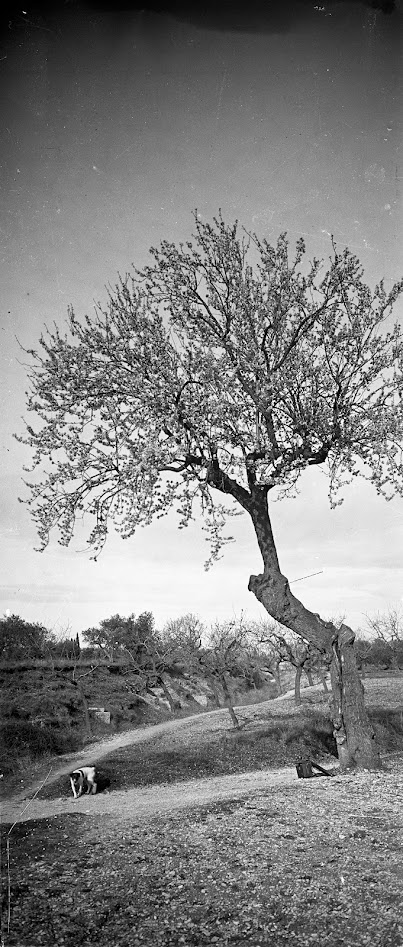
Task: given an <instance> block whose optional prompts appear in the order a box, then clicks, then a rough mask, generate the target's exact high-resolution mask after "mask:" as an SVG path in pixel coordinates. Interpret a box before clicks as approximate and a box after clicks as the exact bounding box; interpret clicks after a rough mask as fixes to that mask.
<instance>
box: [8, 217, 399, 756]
mask: <svg viewBox="0 0 403 947" xmlns="http://www.w3.org/2000/svg"><path fill="white" fill-rule="evenodd" d="M402 289H403V281H402V282H400V283H399V284H397V285H395V286H394V287H393V289H392V290H391V291H390V292H388V293H387V292H386V290H385V288H384V285H383V283H382V282H380V283H379V284H378V285H377V286H376V287H375V289H374V290H371V289H370V288H369V287H368V286H367V285H366V284H365V283H364V282H363V271H362V269H361V266H360V263H359V261H358V260H357V258H356V257H355V256H353V255H352V254H351V253H350V252H349V250H344V251H343V252H342V253H340V252H338V250H337V248H336V246H335V245H333V248H332V253H331V257H330V260H329V263H328V265H327V267H326V266H324V265H323V263H321V262H320V261H319V260H316V259H314V260H313V262H311V263H310V264H307V263H306V262H305V246H304V242H303V241H302V240H299V241H298V242H297V245H296V250H295V251H294V257H293V258H292V259H290V254H289V245H288V241H287V238H286V235H285V234H282V235H281V236H280V237H279V239H278V240H277V243H276V245H275V246H271V245H270V244H269V243H268V242H267V241H266V240H260V239H258V237H257V236H256V235H255V234H252V235H249V236H246V234H245V235H242V233H240V232H239V227H238V225H237V223H235V224H233V225H230V226H228V225H227V224H226V223H225V222H224V221H223V219H222V217H221V215H219V217H218V219H214V220H213V222H212V224H209V223H205V222H202V221H201V220H200V219H199V217H198V216H197V214H196V215H195V233H194V236H193V238H192V240H191V241H190V242H187V243H186V244H179V246H176V245H174V244H171V243H168V242H166V241H163V242H162V243H161V245H160V247H159V248H158V249H156V248H153V249H152V250H151V262H150V265H149V266H146V267H145V268H144V269H143V270H142V271H134V273H133V274H132V275H130V276H127V277H126V278H124V279H120V281H119V283H118V285H117V286H116V288H115V290H114V291H112V292H110V294H109V299H108V303H107V305H106V306H105V308H104V309H102V308H100V307H99V308H98V309H97V310H96V312H95V314H94V316H93V317H92V318H89V317H86V318H84V319H82V320H80V319H78V318H77V317H76V316H75V314H74V313H73V311H70V312H69V317H68V326H67V328H65V329H64V330H63V333H62V332H61V331H59V329H58V328H55V329H52V330H50V331H49V330H47V331H46V332H45V334H44V335H43V336H42V338H41V339H40V346H39V349H38V351H37V352H35V351H33V352H31V355H32V357H33V367H32V370H31V372H30V376H31V391H30V393H29V395H28V409H29V411H31V412H32V413H33V415H34V417H35V421H34V426H28V427H27V435H26V437H25V438H24V441H25V443H28V444H30V445H31V447H32V448H33V451H34V455H33V467H34V469H35V470H36V471H37V473H39V474H40V479H38V478H37V479H36V480H35V482H34V483H33V484H30V491H31V492H30V499H29V504H30V506H31V509H32V514H33V517H34V520H35V522H36V524H37V528H38V532H39V536H40V539H41V544H42V548H43V547H44V546H45V545H46V544H47V542H48V538H49V533H50V531H51V530H52V529H53V528H55V527H56V528H58V530H59V531H60V541H61V542H62V544H64V545H67V544H68V543H69V542H70V539H71V537H72V534H73V530H74V527H75V524H76V521H77V519H78V518H80V519H81V518H82V517H83V516H84V518H85V519H88V518H90V519H92V528H91V530H90V532H89V544H90V546H91V547H92V548H93V550H94V555H95V556H96V555H97V554H98V553H99V551H100V550H101V548H102V546H103V544H104V542H105V539H106V536H107V533H108V529H109V526H110V524H111V523H113V524H114V526H115V528H116V529H117V530H118V531H120V532H121V534H122V535H123V536H124V537H129V536H131V535H132V534H133V533H134V531H135V529H136V528H137V527H138V526H139V525H147V524H148V523H150V522H151V521H152V520H153V518H155V517H160V516H163V515H164V514H165V513H167V512H168V510H170V509H171V508H172V507H174V508H176V510H177V511H178V514H179V524H180V525H185V524H186V523H188V522H189V520H190V518H191V517H192V516H193V515H194V514H196V513H197V514H200V512H201V513H202V515H203V517H204V525H205V529H207V530H208V532H209V534H210V539H211V558H212V559H214V558H216V557H217V555H218V554H219V552H220V550H221V548H222V545H223V543H224V542H226V541H227V540H228V537H226V536H225V535H224V533H223V529H225V523H226V521H227V518H228V516H229V515H231V514H232V513H236V512H242V511H243V512H245V513H246V514H248V516H249V517H250V519H251V521H252V525H253V528H254V531H255V534H256V539H257V542H258V545H259V548H260V552H261V555H262V560H263V571H262V573H261V574H260V575H252V576H251V577H250V579H249V589H250V590H251V592H253V594H254V595H255V596H256V597H257V599H258V600H259V601H260V602H261V603H262V605H263V606H264V608H265V609H266V610H267V612H268V613H269V615H271V616H272V618H274V619H275V620H276V621H278V622H280V623H281V624H282V625H285V626H287V627H288V628H290V629H292V630H293V631H294V632H296V633H297V634H298V635H301V636H302V637H303V638H304V639H305V640H306V641H309V642H311V643H312V644H313V645H314V646H315V647H316V648H318V649H319V650H320V651H321V652H322V653H323V654H324V655H325V656H327V659H328V660H330V658H331V657H332V684H333V696H334V726H335V734H336V737H337V741H338V746H339V756H340V761H341V765H342V767H347V766H350V765H354V764H355V765H358V766H365V767H374V766H378V765H379V753H378V749H377V747H376V745H375V740H374V734H373V731H372V729H371V726H370V723H369V720H368V717H367V714H366V710H365V707H364V700H363V691H362V686H361V683H360V679H359V676H358V673H357V669H356V663H355V658H354V651H353V640H354V634H353V632H352V630H351V629H350V628H349V627H347V626H346V625H345V624H341V626H340V627H337V626H335V625H334V624H332V623H331V622H327V621H324V620H323V619H322V618H321V617H320V616H319V615H318V614H315V613H313V612H311V611H310V610H309V609H308V608H306V607H305V606H304V605H303V603H302V602H301V601H300V600H299V599H298V598H296V596H295V595H294V594H293V593H292V592H291V589H290V585H289V582H288V579H287V577H286V576H284V575H283V574H282V572H281V568H280V565H279V560H278V554H277V549H276V545H275V540H274V537H273V531H272V525H271V518H270V506H269V502H268V498H269V495H270V492H271V491H272V490H273V491H276V495H277V497H280V498H281V496H287V495H292V493H293V491H295V488H296V486H297V484H298V480H299V478H300V476H301V474H302V473H303V471H304V470H305V469H306V468H307V467H310V466H312V465H324V466H325V467H326V469H327V471H328V475H329V487H330V491H329V493H330V500H331V503H332V504H336V503H338V502H339V499H338V495H339V490H340V488H341V487H342V486H344V484H345V482H346V481H348V480H349V479H351V478H353V477H356V476H362V477H365V478H367V479H369V480H370V481H371V482H372V483H373V485H374V487H375V489H376V490H377V491H378V493H382V494H384V495H385V496H386V497H390V496H391V495H393V493H396V492H398V493H400V494H401V493H402V491H403V477H402V474H403V466H402V429H403V414H402V368H403V343H402V335H401V331H400V328H399V326H398V325H395V326H391V325H390V320H389V316H390V314H391V310H392V308H393V304H394V303H395V301H396V299H397V298H398V296H399V294H400V293H401V292H402ZM307 529H309V511H308V515H307ZM340 607H341V608H342V607H343V603H340Z"/></svg>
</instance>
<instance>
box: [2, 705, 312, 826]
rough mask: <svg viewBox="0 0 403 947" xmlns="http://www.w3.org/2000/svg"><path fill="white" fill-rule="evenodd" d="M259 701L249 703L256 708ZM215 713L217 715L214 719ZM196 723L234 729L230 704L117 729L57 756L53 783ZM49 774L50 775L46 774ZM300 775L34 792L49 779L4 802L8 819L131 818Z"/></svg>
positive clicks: (262, 773)
mask: <svg viewBox="0 0 403 947" xmlns="http://www.w3.org/2000/svg"><path fill="white" fill-rule="evenodd" d="M258 706H259V705H253V707H252V706H251V707H250V708H243V711H245V710H246V709H247V710H248V711H249V712H251V713H252V712H253V713H255V712H256V710H257V709H258ZM212 718H213V719H212ZM185 727H192V729H193V728H194V730H195V731H197V730H198V729H199V728H201V727H203V728H205V727H208V728H209V729H219V730H223V731H224V730H226V729H228V714H227V712H226V711H225V710H212V711H208V712H206V713H203V714H198V715H197V716H191V717H185V718H182V719H179V720H167V721H164V723H160V724H156V725H155V726H152V727H139V728H137V729H136V730H130V731H127V732H125V733H120V734H116V735H115V736H113V737H109V738H108V739H106V740H102V741H101V742H100V743H93V744H91V745H90V746H87V747H86V749H85V750H83V751H82V752H81V753H80V754H77V753H74V754H69V755H66V756H64V757H63V761H62V762H61V761H60V760H57V761H56V762H55V767H54V769H52V771H51V773H50V775H49V776H48V778H47V783H48V784H49V783H51V782H54V781H55V780H56V779H57V778H58V777H60V776H63V775H64V774H67V773H69V772H70V771H71V770H72V769H74V768H75V767H77V766H82V765H84V764H85V763H88V762H92V761H94V762H95V761H96V762H97V763H99V762H100V761H101V760H102V759H105V757H107V756H109V754H110V753H112V752H113V751H114V750H116V749H118V748H120V747H125V746H130V745H133V746H134V745H135V744H138V743H143V742H145V741H150V742H152V741H154V740H155V739H156V738H158V737H159V736H160V735H161V734H164V733H167V732H171V733H174V732H175V731H178V730H181V729H183V728H185ZM45 775H46V774H44V776H45ZM43 778H44V777H43ZM296 781H297V774H296V771H295V768H294V767H290V768H282V769H279V770H272V769H268V770H259V771H253V772H250V773H242V774H237V775H230V776H217V777H212V778H208V779H206V778H204V779H191V780H187V781H186V782H180V783H175V784H172V783H170V784H165V785H158V786H149V787H145V788H144V787H143V788H141V789H139V788H135V789H129V790H115V791H111V792H104V793H101V794H100V795H99V796H91V797H90V796H82V797H81V798H80V799H77V800H74V799H73V797H72V796H71V795H70V794H69V792H68V787H67V784H66V795H64V796H60V797H59V798H58V799H41V798H40V796H39V797H37V798H33V796H34V795H35V792H36V791H37V789H38V788H39V786H40V785H41V783H42V782H43V779H42V780H38V782H37V783H36V784H34V785H32V786H31V787H30V788H29V790H27V789H25V790H24V791H23V792H21V793H19V794H16V795H15V796H13V797H12V798H11V799H9V800H5V801H4V802H3V804H2V807H1V810H2V822H3V823H8V824H9V823H13V822H15V821H24V822H25V821H27V820H32V819H44V818H48V817H49V816H53V815H59V814H61V813H68V812H79V813H80V814H85V815H103V814H110V813H114V814H118V815H120V816H122V817H127V818H131V819H143V818H149V817H150V816H152V815H158V814H160V813H166V812H169V811H171V810H176V809H179V808H181V807H184V808H186V807H187V806H190V805H196V806H197V805H202V804H206V803H209V802H214V801H217V800H223V799H234V798H239V797H240V796H244V795H247V794H248V793H250V792H251V791H252V790H259V789H262V790H263V789H266V788H267V787H268V786H279V785H289V784H292V783H295V782H296Z"/></svg>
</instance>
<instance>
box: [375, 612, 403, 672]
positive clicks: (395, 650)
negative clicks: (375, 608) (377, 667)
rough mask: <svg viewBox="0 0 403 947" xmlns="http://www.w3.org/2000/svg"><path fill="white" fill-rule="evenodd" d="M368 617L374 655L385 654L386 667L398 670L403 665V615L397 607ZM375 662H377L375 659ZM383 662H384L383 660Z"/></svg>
mask: <svg viewBox="0 0 403 947" xmlns="http://www.w3.org/2000/svg"><path fill="white" fill-rule="evenodd" d="M366 617H367V628H368V630H369V632H370V633H371V636H372V652H371V653H372V657H374V655H375V654H377V655H378V660H379V658H380V656H381V655H382V656H383V661H385V662H386V667H390V668H391V669H392V670H397V669H399V668H401V667H403V615H402V613H401V611H399V609H397V608H390V609H389V610H388V611H387V612H384V613H383V614H381V613H378V614H377V615H375V616H373V617H370V616H369V615H367V616H366ZM373 663H376V662H375V661H374V662H373ZM382 663H383V662H382Z"/></svg>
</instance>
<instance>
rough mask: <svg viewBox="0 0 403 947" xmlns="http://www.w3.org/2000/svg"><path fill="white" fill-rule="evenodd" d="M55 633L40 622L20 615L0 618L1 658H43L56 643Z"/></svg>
mask: <svg viewBox="0 0 403 947" xmlns="http://www.w3.org/2000/svg"><path fill="white" fill-rule="evenodd" d="M54 640H55V639H54V635H53V634H52V632H51V631H49V629H48V628H45V626H44V625H40V624H39V622H30V621H25V619H24V618H21V617H20V616H19V615H9V616H6V615H4V617H3V618H1V619H0V659H1V660H2V661H24V660H27V659H29V658H43V657H45V656H46V654H47V650H48V648H49V647H50V646H51V645H53V644H54Z"/></svg>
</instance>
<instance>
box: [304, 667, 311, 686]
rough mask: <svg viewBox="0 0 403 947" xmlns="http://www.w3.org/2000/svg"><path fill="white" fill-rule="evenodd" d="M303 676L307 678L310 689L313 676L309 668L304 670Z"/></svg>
mask: <svg viewBox="0 0 403 947" xmlns="http://www.w3.org/2000/svg"><path fill="white" fill-rule="evenodd" d="M305 674H306V676H307V678H308V684H309V686H310V687H312V685H313V674H312V671H311V670H310V669H309V668H308V669H305Z"/></svg>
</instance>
